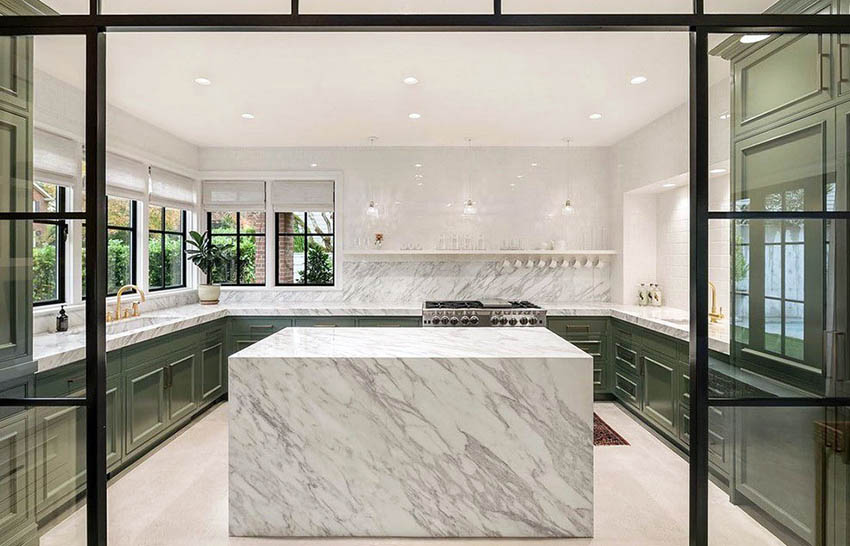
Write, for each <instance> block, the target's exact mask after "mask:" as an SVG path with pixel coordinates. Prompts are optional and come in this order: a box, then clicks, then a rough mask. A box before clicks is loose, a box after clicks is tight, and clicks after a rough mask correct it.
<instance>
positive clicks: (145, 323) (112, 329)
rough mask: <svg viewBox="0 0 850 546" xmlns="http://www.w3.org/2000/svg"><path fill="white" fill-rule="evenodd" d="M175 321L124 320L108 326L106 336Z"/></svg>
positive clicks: (154, 318)
mask: <svg viewBox="0 0 850 546" xmlns="http://www.w3.org/2000/svg"><path fill="white" fill-rule="evenodd" d="M169 320H173V318H171V317H134V318H127V319H122V320H119V321H117V322H109V323H107V324H106V335H112V334H121V333H124V332H129V331H131V330H139V329H141V328H147V327H149V326H156V325H158V324H163V323H166V322H168V321H169Z"/></svg>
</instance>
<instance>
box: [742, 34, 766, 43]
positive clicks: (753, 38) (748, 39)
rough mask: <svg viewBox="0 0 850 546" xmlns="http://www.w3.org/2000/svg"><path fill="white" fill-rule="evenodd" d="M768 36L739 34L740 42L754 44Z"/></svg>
mask: <svg viewBox="0 0 850 546" xmlns="http://www.w3.org/2000/svg"><path fill="white" fill-rule="evenodd" d="M768 38H770V34H744V35H743V36H741V40H740V42H741V43H742V44H755V43H757V42H761V41H762V40H767V39H768Z"/></svg>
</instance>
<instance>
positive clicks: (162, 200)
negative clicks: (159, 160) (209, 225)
mask: <svg viewBox="0 0 850 546" xmlns="http://www.w3.org/2000/svg"><path fill="white" fill-rule="evenodd" d="M150 203H151V204H152V205H156V206H160V207H174V208H180V209H191V208H194V206H195V203H197V198H196V196H195V181H194V180H192V179H191V178H188V177H185V176H181V175H179V174H176V173H173V172H171V171H166V170H165V169H160V168H157V167H151V196H150Z"/></svg>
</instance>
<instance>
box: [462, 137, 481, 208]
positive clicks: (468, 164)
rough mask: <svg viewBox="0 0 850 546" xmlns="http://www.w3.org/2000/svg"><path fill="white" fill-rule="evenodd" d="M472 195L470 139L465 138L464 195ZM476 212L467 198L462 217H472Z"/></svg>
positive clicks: (473, 203) (472, 203)
mask: <svg viewBox="0 0 850 546" xmlns="http://www.w3.org/2000/svg"><path fill="white" fill-rule="evenodd" d="M470 193H472V139H471V138H469V137H467V138H466V195H469V194H470ZM477 212H478V209H477V208H476V206H475V202H474V201H473V200H472V199H469V198H468V197H467V199H466V202H465V203H464V204H463V215H464V216H473V215H475V214H476V213H477Z"/></svg>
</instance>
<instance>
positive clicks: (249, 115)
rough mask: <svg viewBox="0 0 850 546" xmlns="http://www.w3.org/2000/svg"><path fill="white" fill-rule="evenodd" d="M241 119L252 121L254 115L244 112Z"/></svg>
mask: <svg viewBox="0 0 850 546" xmlns="http://www.w3.org/2000/svg"><path fill="white" fill-rule="evenodd" d="M242 119H254V114H251V113H249V112H245V113H244V114H242Z"/></svg>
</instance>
